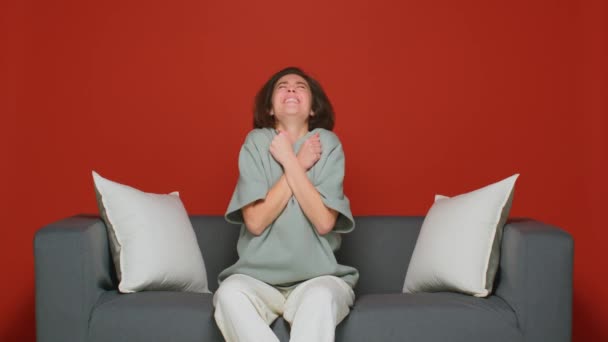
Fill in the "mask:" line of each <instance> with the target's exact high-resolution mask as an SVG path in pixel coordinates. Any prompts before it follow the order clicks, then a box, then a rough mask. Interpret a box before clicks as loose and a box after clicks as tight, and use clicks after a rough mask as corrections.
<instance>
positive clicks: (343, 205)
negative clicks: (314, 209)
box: [218, 128, 359, 288]
mask: <svg viewBox="0 0 608 342" xmlns="http://www.w3.org/2000/svg"><path fill="white" fill-rule="evenodd" d="M316 132H318V133H319V138H320V141H321V148H322V152H321V158H320V159H319V161H317V163H316V164H315V165H313V167H312V168H310V169H309V170H308V171H307V173H306V174H307V176H308V179H309V180H310V181H311V183H312V184H313V185H314V187H315V188H316V189H317V191H318V192H319V194H320V195H321V199H322V200H323V203H324V204H325V206H327V207H328V208H331V209H334V210H336V211H337V212H338V213H339V214H338V218H337V220H336V224H335V226H334V228H333V230H332V231H330V232H329V233H327V234H325V235H321V234H319V233H318V232H317V230H316V229H315V227H314V226H313V225H312V223H311V222H310V221H309V220H308V218H307V217H306V215H305V214H304V212H303V211H302V209H301V208H300V205H299V204H298V200H297V199H296V198H295V196H293V195H292V197H291V199H290V200H289V202H288V203H287V205H286V207H285V208H284V209H283V211H282V212H281V213H280V214H279V216H278V217H277V218H276V219H275V220H274V221H273V222H272V223H271V224H270V225H269V226H268V227H266V229H265V230H264V232H262V234H260V235H259V236H256V235H253V234H251V233H250V232H249V231H248V230H247V228H246V227H245V224H244V220H243V214H242V211H241V209H242V208H243V207H244V206H246V205H248V204H250V203H252V202H254V201H256V200H259V199H264V198H265V197H266V195H267V194H268V191H269V190H270V189H271V188H272V186H273V185H274V184H275V183H276V182H277V181H278V180H279V179H280V177H281V176H282V175H283V168H282V166H281V164H280V163H278V162H277V161H276V160H275V159H274V158H273V156H272V154H271V153H270V144H271V142H272V140H273V138H274V137H275V136H276V135H277V132H276V131H275V130H274V129H272V128H257V129H254V130H252V131H251V132H249V134H248V135H247V137H246V139H245V143H244V144H243V146H242V148H241V151H240V154H239V179H238V182H237V185H236V188H235V190H234V193H233V195H232V198H231V200H230V204H229V205H228V209H227V211H226V214H225V216H224V217H225V219H226V220H227V221H228V222H230V223H235V224H240V225H241V230H240V235H239V239H238V242H237V252H238V255H239V259H238V261H237V262H236V263H235V264H234V265H232V266H230V267H228V268H227V269H225V270H223V271H222V272H221V273H220V274H219V276H218V280H219V282H220V283H221V282H222V281H223V280H224V279H226V278H227V277H228V276H230V275H232V274H246V275H249V276H251V277H254V278H256V279H258V280H261V281H264V282H266V283H268V284H270V285H273V286H276V287H280V288H290V287H293V286H295V285H297V284H298V283H300V282H303V281H305V280H308V279H311V278H314V277H318V276H322V275H334V276H337V277H339V278H342V279H343V280H344V281H345V282H346V283H347V284H349V285H350V286H351V287H354V286H355V284H356V283H357V280H358V279H359V273H358V271H357V270H356V269H355V268H353V267H350V266H345V265H340V264H338V263H337V261H336V258H335V255H334V252H335V251H336V250H337V249H338V248H339V247H340V243H341V241H342V237H341V234H343V233H348V232H350V231H352V230H353V229H354V227H355V221H354V219H353V216H352V213H351V210H350V202H349V200H348V198H347V197H346V196H345V195H344V192H343V180H344V152H343V150H342V144H341V143H340V140H339V139H338V137H337V135H336V134H334V133H333V132H332V131H329V130H326V129H322V128H315V129H313V130H312V131H309V132H308V133H307V134H306V135H304V136H303V137H301V138H299V139H298V140H297V141H296V142H295V144H294V146H293V147H294V151H295V153H297V152H298V151H299V149H300V147H301V145H302V144H303V143H304V141H306V139H308V138H309V137H310V136H311V135H312V134H314V133H316Z"/></svg>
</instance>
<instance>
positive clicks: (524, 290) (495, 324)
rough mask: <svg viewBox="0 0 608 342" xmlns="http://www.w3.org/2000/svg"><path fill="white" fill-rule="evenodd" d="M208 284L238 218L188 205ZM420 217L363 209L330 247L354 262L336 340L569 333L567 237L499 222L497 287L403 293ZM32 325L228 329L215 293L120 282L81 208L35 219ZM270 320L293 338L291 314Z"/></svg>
mask: <svg viewBox="0 0 608 342" xmlns="http://www.w3.org/2000/svg"><path fill="white" fill-rule="evenodd" d="M190 220H191V221H192V225H193V228H194V231H195V233H196V238H197V240H198V244H199V246H200V249H201V252H202V254H203V259H204V261H205V266H206V271H207V276H208V285H209V289H210V290H211V291H215V290H216V289H217V286H218V284H217V275H218V274H219V273H220V272H221V270H223V269H225V268H226V267H228V266H229V265H231V264H233V263H234V262H235V261H236V260H237V255H236V241H237V238H238V229H239V228H238V227H237V226H235V225H231V224H229V223H227V222H226V221H225V220H224V218H223V217H222V216H190ZM423 220H424V217H414V216H361V217H355V221H356V224H357V228H356V229H355V230H354V231H353V232H351V233H350V234H348V235H347V236H345V237H344V239H343V241H342V246H341V248H340V250H338V252H337V253H336V257H337V259H338V262H339V263H343V264H345V265H352V266H354V267H356V268H357V269H358V270H359V273H360V278H359V282H358V284H357V286H356V287H355V293H356V300H355V305H354V307H353V308H352V310H351V312H350V314H349V316H348V317H347V318H346V319H345V320H344V321H343V322H341V323H340V325H338V327H337V328H336V341H349V342H357V341H419V342H432V341H437V342H438V341H456V342H457V341H467V342H471V341H490V340H491V341H505V342H506V341H511V342H513V341H558V342H559V341H564V342H565V341H570V340H571V321H572V262H573V240H572V237H571V236H570V235H569V234H568V233H567V232H565V231H563V230H561V229H559V228H556V227H553V226H550V225H547V224H544V223H541V222H539V221H536V220H532V219H514V220H511V221H509V222H508V223H507V224H506V225H505V228H504V232H503V240H502V245H501V258H500V265H499V269H498V273H497V276H496V280H495V282H494V291H493V292H492V295H490V296H489V297H487V298H477V297H473V296H470V295H465V294H461V293H453V292H436V293H416V294H409V293H402V288H403V282H404V279H405V274H406V271H407V267H408V264H409V261H410V258H411V256H412V253H413V250H414V246H415V244H416V239H417V237H418V234H419V232H420V227H421V226H422V222H423ZM34 253H35V272H36V329H37V331H36V333H37V341H38V342H51V341H75V342H84V341H96V342H102V341H117V342H120V341H129V342H136V341H146V342H152V341H175V342H178V341H184V342H186V341H193V342H194V341H197V342H201V341H223V338H222V336H221V334H220V332H219V330H218V328H217V326H216V324H215V321H214V319H213V305H212V298H213V295H212V294H206V293H187V292H169V291H144V292H138V293H131V294H121V293H119V292H118V291H117V284H118V283H117V279H116V272H115V270H114V266H113V263H112V260H111V255H110V250H109V245H108V237H107V232H106V227H105V225H104V223H103V221H102V220H101V219H100V218H99V217H97V216H85V215H79V216H75V217H70V218H66V219H63V220H61V221H58V222H55V223H52V224H50V225H48V226H46V227H44V228H42V229H40V230H39V231H38V232H37V233H36V236H35V239H34ZM272 328H273V330H274V332H275V333H276V334H277V336H278V337H279V339H280V340H281V341H288V340H289V325H288V324H287V323H286V322H285V321H284V320H283V319H282V318H278V319H277V320H276V321H275V322H274V323H273V324H272Z"/></svg>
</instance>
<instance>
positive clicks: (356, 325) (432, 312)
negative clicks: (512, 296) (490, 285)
mask: <svg viewBox="0 0 608 342" xmlns="http://www.w3.org/2000/svg"><path fill="white" fill-rule="evenodd" d="M522 340H523V338H522V336H521V333H520V330H519V328H518V325H517V318H516V316H515V313H514V311H513V310H512V309H511V308H510V307H509V306H508V305H507V304H506V303H505V302H504V301H503V300H502V299H500V297H497V296H490V297H488V298H476V297H472V296H468V295H464V294H459V293H449V292H437V293H417V294H368V295H363V296H360V297H359V298H357V300H356V302H355V306H354V308H353V310H352V311H351V312H350V314H349V316H348V317H347V318H346V319H345V320H344V321H343V322H342V323H341V324H340V325H339V326H338V329H337V330H336V341H348V342H357V341H417V342H431V341H433V342H439V341H451V342H460V341H462V342H471V341H505V342H507V341H508V342H516V341H522Z"/></svg>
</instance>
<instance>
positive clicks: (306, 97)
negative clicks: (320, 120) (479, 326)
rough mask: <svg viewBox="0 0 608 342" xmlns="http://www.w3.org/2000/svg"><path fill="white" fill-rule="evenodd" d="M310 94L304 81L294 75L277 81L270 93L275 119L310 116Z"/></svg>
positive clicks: (306, 117)
mask: <svg viewBox="0 0 608 342" xmlns="http://www.w3.org/2000/svg"><path fill="white" fill-rule="evenodd" d="M311 107H312V93H311V91H310V87H309V86H308V83H307V82H306V80H305V79H304V78H303V77H301V76H299V75H295V74H289V75H285V76H283V77H281V78H279V80H278V81H277V83H276V84H275V86H274V90H273V92H272V112H273V113H274V115H275V116H276V118H277V119H278V120H279V121H280V120H281V119H283V118H285V117H289V116H298V117H301V118H302V119H304V120H306V119H308V116H309V115H311Z"/></svg>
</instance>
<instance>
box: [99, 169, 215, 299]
mask: <svg viewBox="0 0 608 342" xmlns="http://www.w3.org/2000/svg"><path fill="white" fill-rule="evenodd" d="M93 180H94V183H95V190H96V193H97V203H98V205H99V212H100V215H101V217H102V218H103V220H104V221H105V223H106V226H107V228H108V237H109V240H110V248H111V251H112V258H113V260H114V265H115V266H116V273H117V275H118V280H119V282H120V284H119V285H118V289H119V290H120V292H123V293H132V292H137V291H144V290H166V291H185V292H200V293H209V289H208V287H207V271H206V269H205V264H204V262H203V256H202V254H201V250H200V248H199V246H198V242H197V240H196V235H195V234H194V229H193V228H192V223H191V222H190V219H189V218H188V214H187V213H186V209H185V208H184V205H183V204H182V201H181V200H180V198H179V194H178V193H177V192H173V193H170V194H168V195H160V194H151V193H145V192H142V191H139V190H137V189H134V188H132V187H129V186H126V185H122V184H118V183H115V182H112V181H110V180H107V179H105V178H103V177H101V176H100V175H99V174H97V173H96V172H95V171H93Z"/></svg>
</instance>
